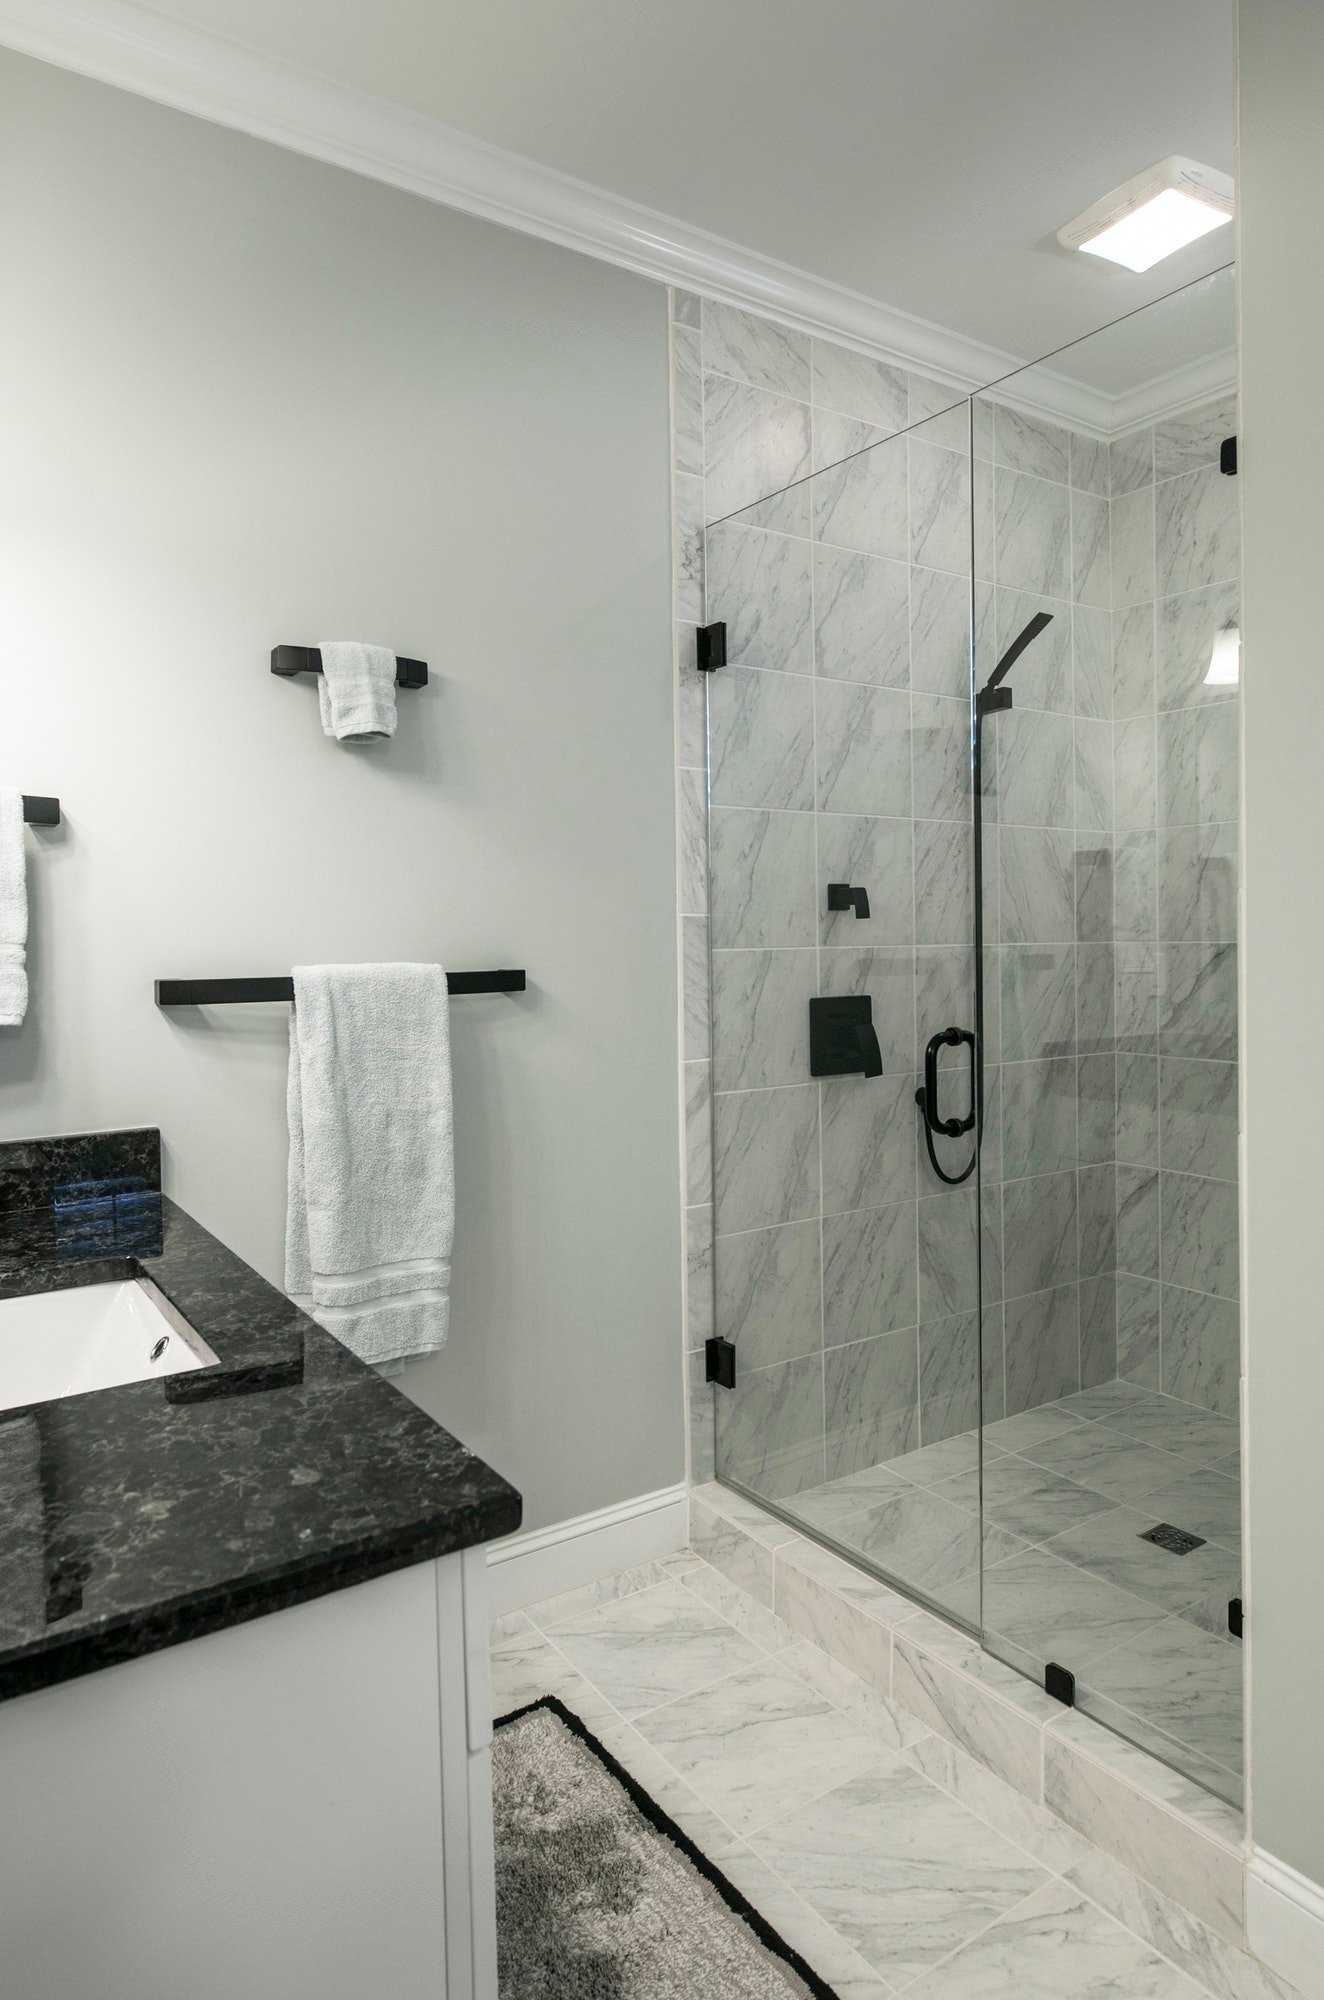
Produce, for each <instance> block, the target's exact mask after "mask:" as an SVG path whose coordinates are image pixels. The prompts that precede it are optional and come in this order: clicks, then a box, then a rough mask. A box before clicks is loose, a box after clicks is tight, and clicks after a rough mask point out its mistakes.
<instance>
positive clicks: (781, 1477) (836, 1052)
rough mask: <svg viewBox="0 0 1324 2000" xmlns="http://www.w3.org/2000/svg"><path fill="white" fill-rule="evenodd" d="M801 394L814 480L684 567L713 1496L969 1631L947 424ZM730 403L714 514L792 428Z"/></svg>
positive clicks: (974, 1520)
mask: <svg viewBox="0 0 1324 2000" xmlns="http://www.w3.org/2000/svg"><path fill="white" fill-rule="evenodd" d="M836 359H837V361H838V362H839V363H850V362H854V361H855V358H854V357H850V356H846V357H840V356H838V357H836ZM820 390H821V392H822V394H823V395H824V397H825V399H826V401H827V402H828V403H830V404H831V405H833V407H824V408H821V409H820V408H817V407H815V408H814V410H813V415H812V431H813V451H814V463H815V464H816V465H817V466H819V467H821V468H822V469H820V470H815V471H812V472H811V473H809V475H808V476H806V477H805V478H804V479H802V480H801V481H799V482H798V483H797V484H795V485H792V486H790V487H788V488H786V489H784V490H782V491H781V492H778V493H776V494H774V495H771V496H769V497H764V498H762V499H760V501H759V504H757V505H752V506H747V507H745V508H744V509H743V511H740V512H738V513H735V514H731V515H729V516H728V517H727V518H724V519H721V520H719V521H716V522H714V523H712V524H711V525H709V526H708V528H707V530H706V533H705V536H704V543H705V547H704V567H705V588H706V606H707V609H706V617H707V620H708V621H709V623H710V624H716V623H718V622H719V621H720V622H721V623H722V624H724V626H725V644H726V664H725V665H724V666H722V667H720V668H719V669H717V670H716V671H715V672H713V673H712V674H711V675H710V676H709V677H708V682H707V715H708V760H709V761H708V779H709V847H710V856H709V866H710V937H711V974H712V977H711V994H712V1084H713V1095H712V1159H713V1193H714V1214H715V1256H714V1265H715V1320H714V1323H715V1328H716V1333H717V1336H718V1338H719V1339H721V1340H723V1341H726V1342H729V1343H730V1344H731V1347H732V1349H733V1350H734V1352H733V1354H732V1355H730V1356H729V1357H728V1359H729V1360H730V1362H731V1363H732V1365H733V1368H734V1382H733V1385H732V1386H730V1387H719V1388H717V1389H715V1391H714V1397H715V1432H716V1459H717V1471H718V1475H719V1477H720V1478H722V1479H723V1480H725V1481H727V1482H729V1483H731V1484H733V1485H735V1486H738V1487H740V1488H742V1489H743V1490H744V1491H746V1492H747V1493H749V1494H751V1495H753V1496H754V1497H755V1498H757V1499H759V1500H760V1501H762V1502H763V1503H765V1504H766V1505H768V1506H771V1507H772V1508H774V1509H775V1510H776V1511H778V1512H780V1513H781V1514H783V1515H784V1516H785V1517H786V1518H787V1519H789V1520H791V1521H793V1522H794V1523H796V1524H797V1525H799V1526H801V1527H803V1528H804V1529H805V1530H806V1531H807V1532H809V1533H811V1534H814V1535H816V1536H818V1537H819V1538H820V1539H822V1540H824V1541H826V1542H828V1543H829V1544H830V1545H832V1546H834V1547H836V1548H838V1549H839V1550H840V1551H841V1552H842V1553H844V1554H847V1555H848V1556H849V1557H850V1558H851V1559H852V1560H854V1561H856V1562H858V1563H860V1564H862V1565H863V1566H864V1567H866V1568H867V1569H869V1570H871V1571H873V1572H874V1573H875V1574H877V1575H879V1576H881V1577H883V1578H885V1579H886V1580H888V1581H891V1582H894V1583H898V1584H900V1585H901V1586H902V1587H903V1588H905V1589H906V1590H907V1591H909V1592H911V1593H912V1594H914V1595H916V1596H919V1597H921V1598H923V1599H925V1600H927V1601H930V1602H932V1603H935V1604H937V1605H938V1606H940V1607H941V1608H942V1609H943V1610H944V1611H945V1612H947V1613H948V1615H950V1616H953V1617H956V1618H959V1619H960V1620H962V1621H964V1622H966V1623H967V1624H969V1625H972V1626H976V1625H977V1624H978V1618H979V1562H980V1535H979V1478H978V1420H979V1395H980V1390H979V1338H978V1269H977V1261H978V1259H977V1241H976V1239H977V1229H976V1217H977V1212H978V1197H977V1192H976V1184H975V1180H974V1177H973V1159H974V1132H973V1129H971V1128H972V1126H973V1118H972V1115H971V1113H972V1100H971V1089H972V1059H971V1045H970V1044H971V1035H972V1030H973V1024H974V999H973V978H974V954H973V950H972V926H973V898H972V879H973V878H972V842H971V780H970V669H971V635H970V622H971V584H970V560H971V522H970V505H971V488H970V477H971V454H970V435H969V406H968V404H967V403H965V402H964V401H957V400H956V399H954V398H953V397H952V396H951V395H950V393H949V392H945V391H943V390H941V389H938V388H936V387H935V385H933V384H931V383H925V382H922V381H920V380H919V379H918V378H914V377H909V378H908V377H907V376H906V375H905V374H904V373H903V372H902V371H899V370H894V369H885V368H879V367H878V366H877V365H876V364H871V363H868V364H867V363H863V362H859V363H856V364H855V366H854V367H845V368H844V373H843V374H842V379H840V380H836V381H831V380H824V379H822V377H816V380H815V391H816V393H817V392H818V391H820ZM720 394H721V396H722V397H723V399H724V401H723V406H722V407H723V410H724V411H725V410H726V405H727V403H732V404H734V403H735V402H738V401H739V400H740V395H741V392H740V391H739V390H738V389H737V388H736V387H735V386H734V385H730V384H724V385H722V387H721V390H720ZM889 399H890V407H891V409H892V412H893V415H894V421H893V423H892V424H891V425H890V427H888V428H884V427H882V426H881V425H880V424H879V423H878V421H877V419H878V417H879V416H881V415H883V414H885V408H880V404H881V405H884V406H886V405H888V403H889ZM744 403H745V405H747V408H745V409H744V413H743V417H742V418H741V421H740V422H737V416H738V415H739V414H740V413H739V412H736V411H732V412H731V413H730V415H731V435H732V442H731V446H730V450H731V452H732V453H734V454H736V455H737V457H739V455H740V454H743V455H744V456H743V462H742V463H743V473H742V465H741V464H737V466H736V468H735V469H734V470H733V469H732V467H731V465H729V464H727V463H726V462H725V461H724V462H723V465H722V468H721V476H720V478H719V479H718V480H717V482H716V490H717V491H718V492H720V493H721V494H722V495H723V496H724V497H727V498H730V497H732V494H733V488H734V492H735V495H736V497H743V496H744V493H748V492H749V491H750V482H751V481H753V482H755V483H754V488H753V494H751V496H750V497H754V494H757V484H756V480H757V473H756V472H754V471H751V470H750V467H752V466H756V465H757V463H758V462H759V458H760V451H761V444H762V442H763V441H764V432H765V430H766V429H767V427H768V426H776V427H777V428H776V432H775V435H773V434H769V436H768V438H767V440H766V441H767V443H768V450H769V452H770V453H771V451H772V447H773V445H774V444H775V445H777V447H778V449H779V450H780V449H781V447H782V446H783V445H784V442H785V434H786V431H787V428H788V426H790V425H791V424H793V422H794V421H796V420H797V419H796V417H795V414H794V412H793V411H792V412H791V413H790V414H788V412H787V410H786V409H785V408H775V407H774V406H773V405H772V403H771V399H770V398H767V397H763V398H761V399H760V397H759V396H758V395H756V394H753V393H748V392H746V393H745V395H744ZM837 406H841V407H844V408H846V409H847V410H855V411H857V412H858V414H857V415H854V416H851V415H841V414H838V407H837ZM870 416H872V417H873V419H874V421H873V422H872V424H871V423H870V422H868V421H866V418H868V417H870ZM912 420H913V421H912ZM741 476H743V477H744V478H745V479H746V482H747V483H746V485H745V487H744V488H743V490H742V489H741V488H740V487H739V484H738V480H739V478H740V477H741ZM709 486H710V492H711V490H713V481H712V480H711V479H710V481H709ZM945 1031H951V1037H952V1038H951V1039H950V1040H940V1041H937V1042H936V1043H935V1046H934V1049H933V1054H932V1059H931V1064H930V1072H929V1075H928V1079H927V1086H926V1079H925V1060H924V1055H925V1048H926V1044H928V1042H929V1041H930V1039H931V1038H933V1037H939V1036H941V1035H942V1034H943V1033H944V1032H945ZM919 1090H926V1103H927V1105H928V1107H929V1109H930V1111H931V1112H932V1115H933V1117H934V1118H935V1119H937V1120H939V1121H942V1122H944V1123H946V1122H948V1121H950V1123H951V1124H952V1125H953V1126H955V1127H957V1128H958V1129H956V1130H955V1131H954V1132H951V1133H948V1132H940V1133H937V1134H931V1144H932V1152H931V1153H930V1149H929V1146H927V1145H925V1144H924V1143H922V1142H921V1108H920V1107H919V1106H918V1105H917V1103H916V1093H917V1091H919ZM935 1097H936V1100H937V1101H936V1103H935V1102H934V1099H935Z"/></svg>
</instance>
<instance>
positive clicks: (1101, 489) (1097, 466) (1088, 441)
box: [1069, 431, 1108, 499]
mask: <svg viewBox="0 0 1324 2000" xmlns="http://www.w3.org/2000/svg"><path fill="white" fill-rule="evenodd" d="M1069 435H1070V438H1071V484H1072V485H1073V486H1074V487H1075V488H1076V489H1077V490H1078V491H1079V492H1082V493H1102V494H1103V496H1104V498H1105V499H1106V498H1107V495H1108V447H1107V445H1106V444H1104V443H1103V442H1102V441H1101V440H1100V439H1098V438H1092V437H1086V435H1085V433H1084V432H1083V431H1072V432H1070V433H1069Z"/></svg>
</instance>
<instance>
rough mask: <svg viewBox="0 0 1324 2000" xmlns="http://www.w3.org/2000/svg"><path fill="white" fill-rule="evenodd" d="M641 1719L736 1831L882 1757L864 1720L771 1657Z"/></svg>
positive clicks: (650, 1737) (643, 1729)
mask: <svg viewBox="0 0 1324 2000" xmlns="http://www.w3.org/2000/svg"><path fill="white" fill-rule="evenodd" d="M638 1721H639V1729H640V1733H641V1734H642V1735H643V1736H644V1737H645V1738H646V1740H647V1741H648V1742H649V1743H651V1744H652V1745H653V1747H654V1749H655V1750H659V1751H660V1752H661V1754H662V1755H663V1756H664V1757H665V1758H666V1760H667V1762H668V1763H669V1764H670V1765H672V1766H673V1767H674V1769H675V1770H677V1771H678V1772H679V1773H680V1775H681V1777H682V1778H684V1779H685V1781H686V1783H687V1784H689V1785H690V1786H692V1788H693V1789H694V1790H695V1791H696V1792H697V1793H698V1795H699V1797H700V1798H701V1799H703V1800H704V1801H705V1802H706V1803H707V1804H708V1805H710V1806H711V1807H712V1808H713V1810H714V1811H715V1812H717V1813H719V1814H720V1815H721V1817H722V1818H723V1819H724V1820H725V1821H726V1822H727V1824H728V1825H729V1826H731V1827H733V1828H734V1829H735V1831H736V1832H737V1833H741V1834H750V1833H752V1832H754V1831H755V1829H757V1828H758V1827H761V1826H765V1825H766V1824H767V1822H768V1821H769V1820H771V1819H773V1818H774V1817H775V1816H776V1815H778V1814H781V1813H784V1812H787V1811H790V1810H792V1809H794V1808H795V1807H797V1806H800V1805H804V1804H807V1803H808V1801H809V1800H811V1799H814V1798H817V1797H818V1796H819V1795H820V1794H821V1793H823V1792H825V1791H828V1790H830V1789H831V1787H833V1786H834V1785H840V1784H842V1783H844V1782H845V1781H846V1780H847V1779H848V1778H852V1777H855V1776H856V1775H857V1774H858V1773H860V1772H865V1771H869V1770H871V1769H876V1768H878V1766H879V1765H880V1764H883V1763H885V1762H886V1761H887V1760H888V1753H883V1752H881V1751H880V1750H879V1749H878V1748H877V1746H876V1744H875V1743H874V1741H873V1740H872V1738H871V1737H870V1736H869V1734H868V1732H867V1730H866V1729H865V1728H864V1727H863V1726H862V1725H861V1724H860V1723H858V1722H852V1721H851V1720H850V1719H849V1718H848V1717H847V1716H845V1715H843V1714H841V1712H840V1711H839V1710H838V1709H836V1708H834V1707H833V1706H832V1704H831V1703H830V1702H829V1701H827V1700H826V1699H825V1698H824V1696H822V1695H821V1694H818V1693H817V1692H815V1690H814V1689H812V1688H811V1687H810V1686H809V1685H808V1683H807V1682H806V1681H805V1680H804V1679H803V1677H802V1676H801V1675H799V1674H797V1673H795V1672H793V1671H792V1669H791V1668H790V1667H787V1666H784V1665H782V1664H781V1663H780V1662H778V1661H776V1660H772V1659H767V1658H765V1659H763V1660H761V1661H760V1663H759V1664H758V1665H756V1666H750V1667H745V1668H743V1669H742V1670H741V1671H740V1672H739V1673H736V1674H731V1675H729V1676H728V1677H727V1678H726V1679H725V1680H719V1681H715V1682H714V1683H713V1685H711V1686H709V1687H705V1688H701V1689H699V1690H697V1691H696V1692H695V1693H693V1694H687V1695H682V1696H681V1697H680V1699H679V1700H677V1701H671V1702H668V1703H666V1704H665V1705H664V1706H662V1707H660V1708H654V1709H650V1710H649V1712H648V1713H647V1714H646V1715H642V1716H640V1717H639V1718H638Z"/></svg>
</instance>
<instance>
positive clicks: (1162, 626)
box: [1156, 582, 1241, 709]
mask: <svg viewBox="0 0 1324 2000" xmlns="http://www.w3.org/2000/svg"><path fill="white" fill-rule="evenodd" d="M1240 600H1241V590H1240V586H1239V585H1238V584H1237V583H1235V582H1227V583H1215V584H1211V585H1210V586H1209V587H1208V588H1207V589H1203V590H1189V591H1185V592H1183V594H1182V595H1181V596H1179V597H1164V598H1160V600H1159V602H1158V605H1157V606H1156V645H1157V677H1158V705H1159V707H1160V708H1161V709H1162V708H1190V707H1192V706H1194V704H1196V703H1197V702H1235V700H1236V690H1235V688H1227V687H1210V686H1209V685H1208V684H1207V683H1206V681H1205V675H1206V674H1207V673H1208V671H1209V659H1210V655H1211V653H1212V652H1213V647H1214V640H1215V639H1216V638H1217V636H1218V634H1219V632H1220V631H1221V630H1222V628H1223V627H1224V626H1225V625H1236V624H1239V623H1240V619H1241V602H1240Z"/></svg>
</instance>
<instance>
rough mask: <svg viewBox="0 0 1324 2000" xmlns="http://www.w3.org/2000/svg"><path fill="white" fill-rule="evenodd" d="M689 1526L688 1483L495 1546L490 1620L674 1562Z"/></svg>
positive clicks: (490, 1562) (490, 1578)
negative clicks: (643, 1567) (645, 1566)
mask: <svg viewBox="0 0 1324 2000" xmlns="http://www.w3.org/2000/svg"><path fill="white" fill-rule="evenodd" d="M689 1521H690V1508H689V1494H688V1490H687V1488H686V1486H685V1483H684V1481H683V1480H682V1481H681V1482H680V1484H679V1485H676V1486H664V1487H662V1488H661V1490H660V1491H659V1492H656V1493H641V1494H639V1495H638V1497H637V1498H636V1499H633V1500H622V1501H619V1502H618V1503H617V1504H616V1505H615V1506H614V1507H599V1508H597V1509H596V1510H595V1511H594V1512H593V1513H591V1514H579V1515H577V1516H576V1517H575V1518H574V1519H573V1520H571V1521H557V1522H555V1523H553V1525H552V1526H551V1527H550V1528H534V1529H532V1530H531V1531H530V1533H528V1534H525V1535H510V1536H508V1537H507V1538H506V1540H505V1541H502V1542H493V1543H492V1544H491V1546H490V1547H489V1549H488V1551H487V1562H488V1592H489V1596H490V1598H491V1610H492V1616H493V1617H494V1618H500V1617H502V1616H504V1614H505V1613H506V1612H507V1611H522V1610H523V1609H524V1607H525V1605H527V1604H538V1603H540V1602H541V1601H542V1599H543V1598H544V1597H557V1596H559V1595H560V1593H561V1592H562V1591H563V1590H578V1589H579V1588H580V1587H581V1585H583V1584H586V1583H598V1582H600V1581H601V1580H602V1578H603V1577H607V1576H613V1575H614V1574H615V1573H616V1571H617V1570H622V1569H634V1568H635V1567H636V1566H637V1565H638V1564H640V1563H646V1562H658V1561H660V1560H661V1558H662V1557H663V1556H669V1555H674V1554H675V1552H676V1550H677V1549H683V1548H684V1546H685V1543H686V1541H687V1539H688V1536H689Z"/></svg>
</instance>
